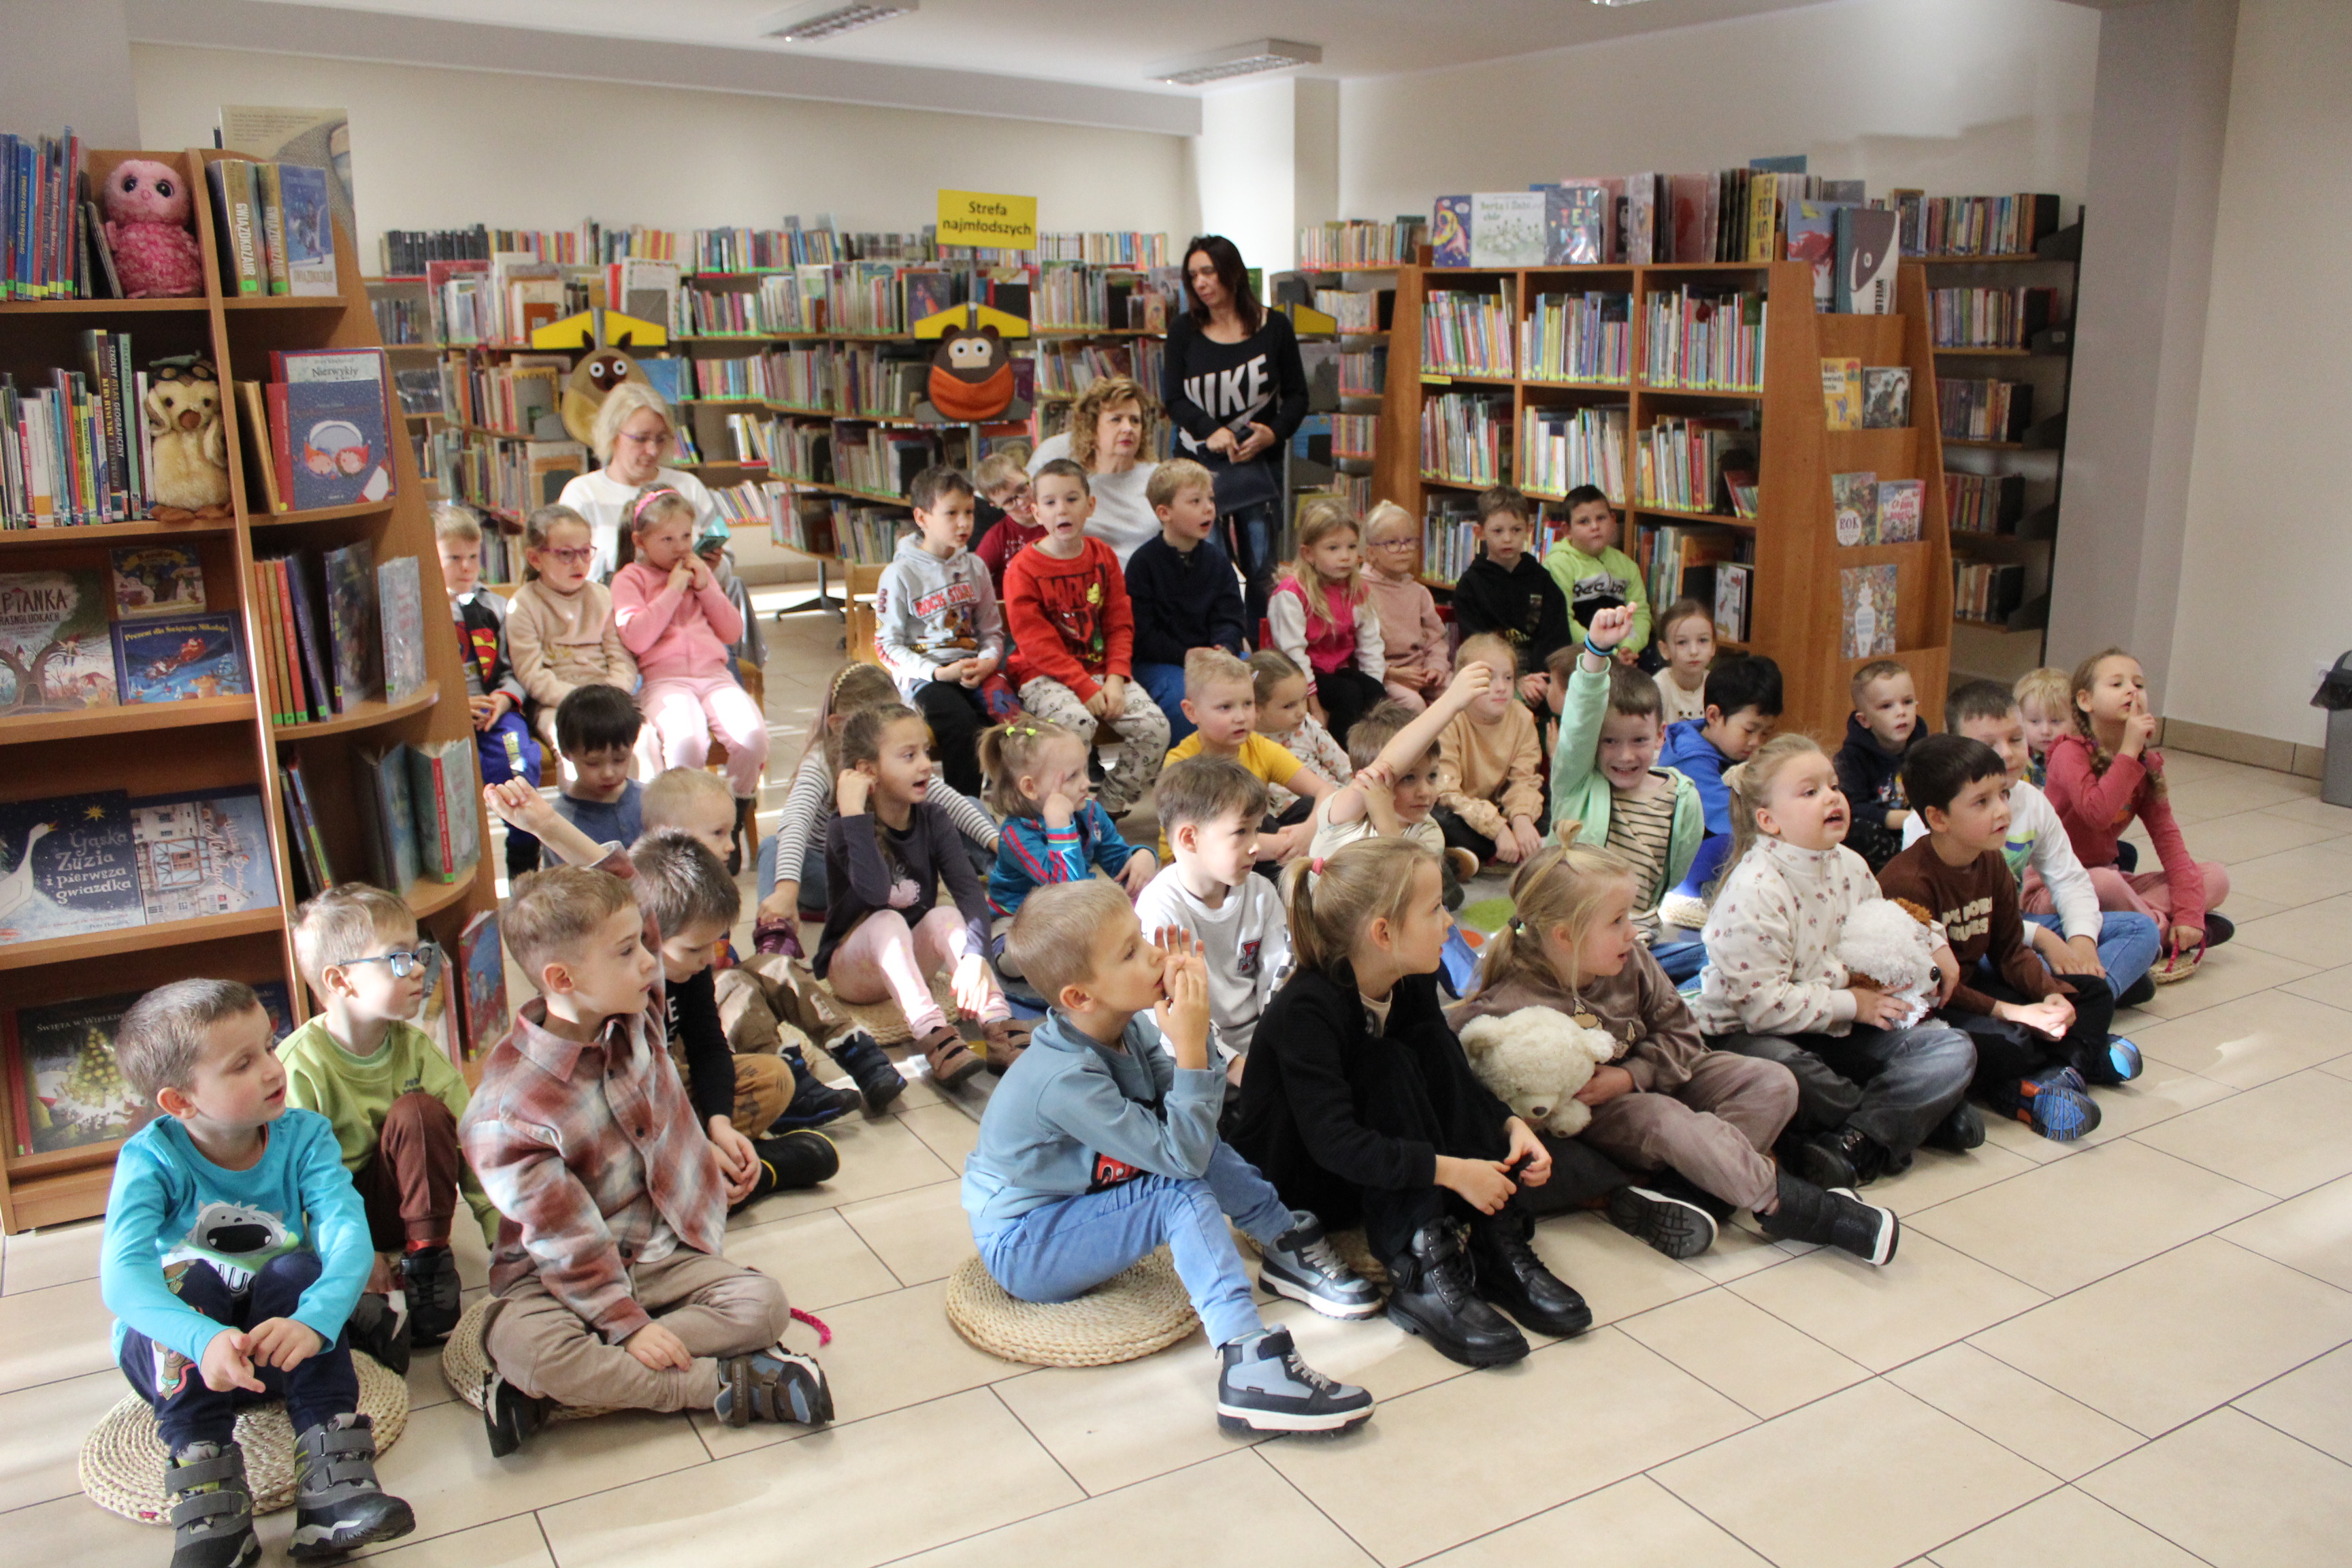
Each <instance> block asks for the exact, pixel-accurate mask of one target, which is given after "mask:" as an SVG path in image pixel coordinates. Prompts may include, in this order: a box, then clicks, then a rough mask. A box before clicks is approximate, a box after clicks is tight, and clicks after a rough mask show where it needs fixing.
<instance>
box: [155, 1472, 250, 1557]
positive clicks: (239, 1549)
mask: <svg viewBox="0 0 2352 1568" xmlns="http://www.w3.org/2000/svg"><path fill="white" fill-rule="evenodd" d="M163 1493H164V1496H165V1498H166V1499H167V1500H169V1501H170V1503H171V1505H172V1513H171V1520H172V1532H173V1533H172V1568H249V1565H250V1564H252V1563H257V1562H259V1561H260V1560H261V1540H260V1538H259V1537H258V1536H257V1535H255V1534H254V1532H253V1494H252V1492H251V1490H250V1489H247V1486H246V1480H245V1450H244V1449H243V1448H242V1447H238V1446H237V1445H236V1443H234V1442H230V1443H191V1444H189V1445H188V1446H187V1447H184V1448H182V1449H181V1450H180V1451H179V1452H178V1453H176V1454H173V1455H172V1456H171V1457H170V1458H167V1459H165V1460H164V1461H163Z"/></svg>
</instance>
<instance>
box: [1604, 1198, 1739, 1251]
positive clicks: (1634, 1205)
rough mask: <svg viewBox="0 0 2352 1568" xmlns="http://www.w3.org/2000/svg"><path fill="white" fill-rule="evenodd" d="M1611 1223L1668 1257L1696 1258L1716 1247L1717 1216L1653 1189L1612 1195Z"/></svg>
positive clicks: (1610, 1202)
mask: <svg viewBox="0 0 2352 1568" xmlns="http://www.w3.org/2000/svg"><path fill="white" fill-rule="evenodd" d="M1609 1223H1610V1224H1611V1225H1613V1226H1616V1227H1617V1228H1618V1229H1619V1230H1622V1231H1623V1232H1624V1233H1625V1234H1626V1235H1627V1236H1630V1237H1633V1239H1634V1240H1636V1241H1639V1242H1641V1243H1643V1245H1645V1246H1648V1247H1654V1248H1656V1249H1657V1250H1658V1251H1660V1252H1663V1253H1664V1254H1665V1255H1666V1256H1667V1257H1668V1258H1696V1257H1697V1256H1698V1255H1699V1254H1700V1253H1702V1252H1705V1251H1706V1249H1707V1248H1708V1247H1713V1246H1714V1245H1715V1235H1716V1224H1715V1216H1714V1215H1711V1214H1709V1213H1707V1212H1706V1210H1705V1209H1703V1208H1701V1207H1700V1206H1699V1205H1696V1204H1695V1203H1692V1202H1691V1201H1690V1200H1688V1199H1687V1198H1681V1197H1676V1196H1675V1195H1674V1194H1671V1193H1664V1192H1659V1191H1657V1190H1656V1189H1654V1188H1651V1187H1639V1186H1622V1187H1619V1188H1618V1189H1617V1190H1616V1191H1614V1192H1612V1193H1611V1194H1609Z"/></svg>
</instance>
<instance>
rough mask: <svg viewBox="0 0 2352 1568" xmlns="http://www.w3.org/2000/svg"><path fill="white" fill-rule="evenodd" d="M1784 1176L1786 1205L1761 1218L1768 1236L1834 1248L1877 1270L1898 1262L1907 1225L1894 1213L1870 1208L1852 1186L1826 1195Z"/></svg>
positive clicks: (1800, 1180)
mask: <svg viewBox="0 0 2352 1568" xmlns="http://www.w3.org/2000/svg"><path fill="white" fill-rule="evenodd" d="M1756 1223H1757V1224H1758V1225H1759V1226H1763V1227H1764V1234H1765V1235H1767V1236H1769V1237H1773V1238H1775V1239H1776V1240H1782V1241H1810V1242H1812V1243H1814V1244H1816V1245H1817V1246H1821V1247H1836V1248H1837V1249H1838V1250H1839V1251H1841V1252H1850V1253H1852V1254H1853V1256H1854V1257H1856V1258H1861V1259H1862V1260H1863V1261H1864V1263H1868V1264H1872V1265H1874V1266H1877V1267H1884V1266H1885V1265H1886V1264H1888V1263H1891V1262H1893V1261H1894V1259H1895V1247H1896V1246H1897V1244H1899V1243H1900V1242H1901V1240H1902V1238H1903V1222H1902V1221H1901V1220H1898V1219H1896V1218H1895V1211H1894V1210H1892V1209H1884V1208H1880V1207H1879V1206H1878V1205H1875V1204H1866V1203H1864V1202H1863V1201H1862V1200H1861V1199H1860V1198H1859V1197H1856V1196H1855V1195H1854V1194H1853V1189H1852V1188H1850V1187H1849V1188H1845V1189H1843V1190H1841V1191H1837V1192H1824V1191H1823V1190H1822V1189H1821V1188H1820V1187H1817V1186H1815V1185H1813V1184H1812V1183H1811V1182H1809V1181H1807V1180H1805V1179H1804V1178H1803V1177H1802V1176H1800V1175H1796V1174H1794V1173H1790V1172H1789V1171H1786V1170H1783V1171H1781V1172H1780V1206H1779V1207H1777V1208H1775V1209H1774V1210H1773V1211H1772V1212H1771V1213H1770V1214H1759V1215H1757V1216H1756Z"/></svg>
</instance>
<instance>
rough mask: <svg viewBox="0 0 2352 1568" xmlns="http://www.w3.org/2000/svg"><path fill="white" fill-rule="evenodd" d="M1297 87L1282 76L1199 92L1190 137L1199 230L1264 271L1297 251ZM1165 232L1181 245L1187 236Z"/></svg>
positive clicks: (1282, 264) (1280, 265)
mask: <svg viewBox="0 0 2352 1568" xmlns="http://www.w3.org/2000/svg"><path fill="white" fill-rule="evenodd" d="M1297 87H1298V83H1297V82H1296V81H1294V80H1292V79H1289V78H1287V77H1285V78H1282V79H1277V80H1274V81H1260V82H1248V83H1244V85H1242V86H1239V87H1229V88H1225V89H1222V90H1219V91H1216V92H1211V93H1206V94H1203V95H1202V100H1201V134H1200V135H1199V136H1197V137H1195V138H1193V142H1192V183H1193V184H1192V203H1193V210H1194V211H1196V212H1197V213H1198V214H1199V215H1200V230H1201V232H1202V233H1203V234H1222V235H1223V236H1224V237H1226V238H1227V239H1230V240H1232V241H1233V242H1234V245H1236V246H1238V247H1240V249H1241V253H1242V259H1243V260H1244V261H1246V262H1248V263H1249V264H1250V265H1251V266H1252V267H1260V268H1265V269H1266V270H1267V271H1269V272H1274V271H1279V270H1282V269H1283V268H1287V267H1288V266H1289V265H1290V263H1291V261H1292V259H1293V258H1295V257H1296V255H1297V249H1298V229H1297V225H1296V224H1295V223H1294V222H1293V221H1292V220H1293V217H1294V216H1295V214H1296V211H1297V209H1296V206H1295V205H1294V203H1295V198H1296V195H1297V164H1296V161H1295V154H1294V149H1295V147H1296V145H1297ZM1189 237H1190V236H1185V235H1178V236H1173V237H1172V238H1174V240H1175V242H1176V243H1177V244H1179V245H1181V244H1182V243H1183V242H1184V240H1185V239H1186V238H1189Z"/></svg>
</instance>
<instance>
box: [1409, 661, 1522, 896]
mask: <svg viewBox="0 0 2352 1568" xmlns="http://www.w3.org/2000/svg"><path fill="white" fill-rule="evenodd" d="M1514 657H1515V656H1514V655H1513V653H1512V651H1511V645H1510V644H1509V642H1507V641H1506V640H1505V639H1504V638H1503V637H1500V636H1498V635H1496V633H1493V632H1483V633H1481V634H1479V635H1478V636H1476V637H1468V638H1465V640H1464V642H1463V644H1462V646H1461V647H1459V648H1457V649H1456V650H1454V664H1455V668H1468V667H1469V666H1471V665H1473V664H1484V665H1486V666H1487V667H1489V668H1494V669H1510V668H1515V666H1514V663H1513V659H1514ZM1437 748H1438V758H1437V810H1436V811H1435V813H1434V814H1433V815H1434V816H1436V818H1437V826H1438V828H1439V830H1440V831H1442V832H1443V833H1444V835H1445V842H1446V843H1448V844H1449V845H1453V846H1454V847H1457V848H1462V849H1467V850H1468V851H1470V853H1471V854H1473V855H1475V856H1476V857H1478V860H1479V863H1480V864H1481V865H1484V864H1486V862H1488V861H1491V860H1500V861H1502V862H1503V863H1504V864H1505V865H1507V866H1516V865H1517V864H1518V863H1519V862H1520V861H1522V860H1524V859H1526V858H1528V856H1530V855H1533V854H1534V853H1535V852H1536V851H1537V850H1538V849H1540V848H1542V847H1543V829H1542V828H1541V827H1539V826H1537V825H1538V823H1540V822H1541V821H1542V820H1543V815H1544V797H1543V781H1542V779H1541V777H1540V776H1539V773H1538V770H1539V769H1540V767H1541V766H1542V763H1543V743H1542V740H1541V738H1540V737H1539V736H1538V734H1537V733H1536V721H1535V715H1534V714H1532V713H1530V712H1529V711H1528V708H1527V705H1526V704H1525V703H1522V702H1519V701H1517V700H1514V697H1513V692H1512V689H1511V688H1510V687H1509V686H1508V685H1507V684H1504V685H1497V686H1494V687H1489V688H1488V689H1486V690H1485V691H1483V692H1481V693H1479V695H1478V696H1477V698H1476V699H1475V700H1473V701H1472V702H1471V703H1470V705H1469V706H1468V707H1466V708H1465V709H1464V710H1462V711H1461V712H1460V713H1458V714H1456V715H1455V716H1454V719H1453V720H1452V721H1450V722H1448V723H1447V724H1446V726H1445V728H1444V730H1443V731H1440V733H1439V734H1438V737H1437Z"/></svg>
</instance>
